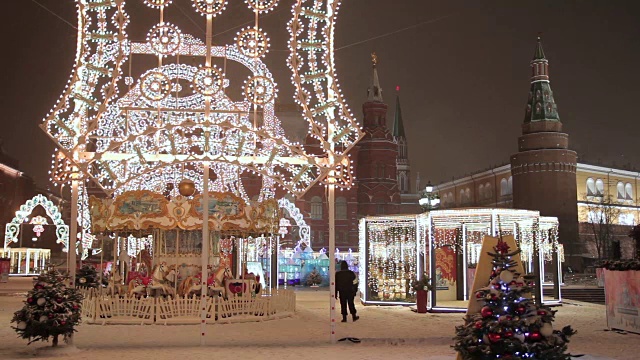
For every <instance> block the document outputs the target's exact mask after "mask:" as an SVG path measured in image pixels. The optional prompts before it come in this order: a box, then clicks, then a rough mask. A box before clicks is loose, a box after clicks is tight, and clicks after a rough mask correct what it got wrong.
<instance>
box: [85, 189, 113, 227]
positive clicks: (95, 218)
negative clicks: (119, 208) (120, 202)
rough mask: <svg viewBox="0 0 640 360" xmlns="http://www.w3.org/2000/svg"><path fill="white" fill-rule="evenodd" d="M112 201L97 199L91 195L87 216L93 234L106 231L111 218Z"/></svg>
mask: <svg viewBox="0 0 640 360" xmlns="http://www.w3.org/2000/svg"><path fill="white" fill-rule="evenodd" d="M112 202H113V200H111V199H98V198H97V197H95V196H93V195H91V197H90V198H89V215H90V216H91V230H92V232H93V233H94V234H97V233H100V232H103V231H106V230H107V224H108V223H109V218H110V217H111V210H112V209H113V207H112V206H111V205H112Z"/></svg>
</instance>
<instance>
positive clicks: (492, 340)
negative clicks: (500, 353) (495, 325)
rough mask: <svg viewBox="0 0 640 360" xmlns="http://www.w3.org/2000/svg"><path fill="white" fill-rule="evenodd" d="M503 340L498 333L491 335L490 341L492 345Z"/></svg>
mask: <svg viewBox="0 0 640 360" xmlns="http://www.w3.org/2000/svg"><path fill="white" fill-rule="evenodd" d="M500 340H502V335H500V334H496V333H489V341H491V342H492V343H495V342H498V341H500Z"/></svg>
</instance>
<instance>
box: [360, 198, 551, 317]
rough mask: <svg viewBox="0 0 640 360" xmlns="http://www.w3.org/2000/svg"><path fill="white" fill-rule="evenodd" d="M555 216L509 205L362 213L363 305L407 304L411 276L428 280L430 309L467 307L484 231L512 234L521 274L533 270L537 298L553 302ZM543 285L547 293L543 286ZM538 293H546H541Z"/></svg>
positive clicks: (412, 297) (410, 297) (410, 296)
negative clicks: (411, 212) (523, 269)
mask: <svg viewBox="0 0 640 360" xmlns="http://www.w3.org/2000/svg"><path fill="white" fill-rule="evenodd" d="M557 228H558V220H557V219H556V218H552V217H541V216H540V215H539V213H538V212H537V211H527V210H513V209H457V210H435V211H430V212H426V213H423V214H419V215H403V216H384V217H367V218H364V219H362V220H361V223H360V249H363V250H364V251H362V252H361V258H360V261H361V263H362V264H364V269H363V271H362V272H361V275H360V288H361V291H362V293H363V298H362V299H363V302H364V303H365V304H368V303H372V304H413V303H415V294H413V293H412V289H411V286H410V285H411V281H413V280H417V279H418V277H419V276H420V275H421V274H422V273H426V274H427V275H428V276H429V278H430V279H431V284H432V285H433V287H434V290H432V291H430V294H429V303H428V308H429V309H431V310H433V311H438V310H443V311H447V310H451V311H458V310H459V311H462V310H463V309H466V302H467V301H468V300H469V288H470V286H471V284H472V283H473V278H474V273H475V264H477V262H478V258H479V255H480V248H481V241H482V237H483V236H484V235H491V236H499V235H500V234H502V235H514V237H515V238H516V242H517V244H518V246H519V247H520V249H521V251H522V256H523V260H524V262H525V267H526V271H528V272H535V273H538V274H539V281H538V282H537V286H538V288H537V291H536V295H537V296H539V297H540V298H541V299H542V302H544V303H546V304H554V303H559V302H560V301H561V297H560V283H561V278H560V269H561V266H560V264H561V262H562V258H563V249H562V246H561V245H560V244H558V239H557ZM543 287H544V288H545V289H547V291H546V292H545V291H543ZM543 293H547V294H548V295H547V296H544V297H543V295H542V294H543Z"/></svg>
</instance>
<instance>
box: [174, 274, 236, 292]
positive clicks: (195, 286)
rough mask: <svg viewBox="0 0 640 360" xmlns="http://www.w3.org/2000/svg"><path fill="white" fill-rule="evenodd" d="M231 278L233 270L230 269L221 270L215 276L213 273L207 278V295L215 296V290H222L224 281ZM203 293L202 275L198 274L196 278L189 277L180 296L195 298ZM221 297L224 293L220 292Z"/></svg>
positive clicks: (180, 290) (181, 289)
mask: <svg viewBox="0 0 640 360" xmlns="http://www.w3.org/2000/svg"><path fill="white" fill-rule="evenodd" d="M230 278H231V269H229V268H222V267H221V268H220V269H218V271H217V272H216V273H215V274H214V273H211V274H210V275H209V277H208V278H207V285H206V286H207V295H209V296H214V295H215V294H214V290H216V289H214V288H217V289H220V290H222V289H223V287H224V281H225V280H226V279H230ZM201 291H202V274H201V273H200V274H198V275H196V276H189V277H187V278H186V279H184V281H182V283H181V284H180V287H179V289H178V294H179V295H180V296H189V297H191V296H193V295H200V294H201ZM218 295H219V296H223V297H224V292H222V291H219V293H218Z"/></svg>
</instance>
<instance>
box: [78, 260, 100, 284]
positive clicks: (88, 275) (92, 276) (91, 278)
mask: <svg viewBox="0 0 640 360" xmlns="http://www.w3.org/2000/svg"><path fill="white" fill-rule="evenodd" d="M99 281H100V279H99V278H98V272H97V271H96V268H95V267H93V265H91V264H83V265H82V267H81V268H80V269H78V273H77V274H76V285H77V286H79V287H84V288H96V287H98V286H99V285H100V284H99Z"/></svg>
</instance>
